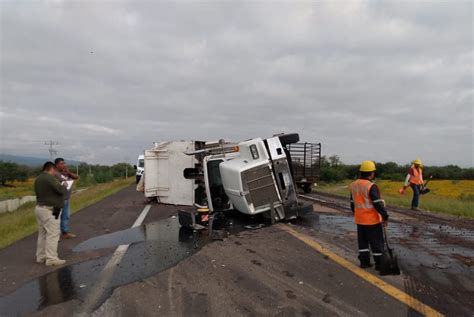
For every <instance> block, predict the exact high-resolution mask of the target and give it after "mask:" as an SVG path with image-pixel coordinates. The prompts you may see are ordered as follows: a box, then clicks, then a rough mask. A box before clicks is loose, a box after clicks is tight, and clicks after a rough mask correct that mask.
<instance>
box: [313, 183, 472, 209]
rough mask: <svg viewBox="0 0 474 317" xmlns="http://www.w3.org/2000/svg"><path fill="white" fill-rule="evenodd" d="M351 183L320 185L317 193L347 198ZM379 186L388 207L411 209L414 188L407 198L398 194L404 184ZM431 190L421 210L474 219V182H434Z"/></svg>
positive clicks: (425, 196) (422, 201)
mask: <svg viewBox="0 0 474 317" xmlns="http://www.w3.org/2000/svg"><path fill="white" fill-rule="evenodd" d="M350 182H351V181H349V180H347V181H344V182H341V183H336V184H320V185H319V186H318V187H317V188H316V191H321V192H326V193H331V194H335V195H339V196H345V197H348V196H349V189H348V185H349V184H350ZM376 183H377V185H378V186H379V188H380V191H381V193H382V198H383V199H385V201H386V202H387V204H389V205H393V206H400V207H408V208H409V207H410V206H411V198H412V196H413V195H412V191H411V189H410V188H408V189H407V191H406V193H405V195H400V194H399V193H398V189H399V188H400V187H401V186H402V185H403V183H402V182H395V181H387V180H376ZM428 187H430V189H431V192H430V193H428V194H426V195H423V196H421V198H420V208H421V209H423V210H428V211H432V212H436V213H444V214H450V215H454V216H461V217H466V218H474V199H473V197H474V194H473V191H474V181H446V180H440V181H431V182H430V185H429V186H428Z"/></svg>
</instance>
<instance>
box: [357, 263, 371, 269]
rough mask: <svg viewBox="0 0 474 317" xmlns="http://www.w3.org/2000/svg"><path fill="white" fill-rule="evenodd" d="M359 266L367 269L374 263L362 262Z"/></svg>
mask: <svg viewBox="0 0 474 317" xmlns="http://www.w3.org/2000/svg"><path fill="white" fill-rule="evenodd" d="M359 266H360V268H361V269H367V268H369V267H372V263H370V262H360V265H359Z"/></svg>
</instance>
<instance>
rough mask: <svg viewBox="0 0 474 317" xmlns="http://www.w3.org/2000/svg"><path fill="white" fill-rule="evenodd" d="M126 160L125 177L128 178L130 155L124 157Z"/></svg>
mask: <svg viewBox="0 0 474 317" xmlns="http://www.w3.org/2000/svg"><path fill="white" fill-rule="evenodd" d="M123 159H124V161H125V179H127V178H128V157H124V158H123Z"/></svg>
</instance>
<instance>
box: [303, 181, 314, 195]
mask: <svg viewBox="0 0 474 317" xmlns="http://www.w3.org/2000/svg"><path fill="white" fill-rule="evenodd" d="M312 185H313V184H311V183H305V184H303V185H302V186H301V187H303V191H304V192H305V193H306V194H309V193H311V191H312V188H311V187H312Z"/></svg>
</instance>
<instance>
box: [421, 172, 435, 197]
mask: <svg viewBox="0 0 474 317" xmlns="http://www.w3.org/2000/svg"><path fill="white" fill-rule="evenodd" d="M432 178H433V176H430V178H429V179H428V180H427V181H426V183H424V184H423V186H422V187H421V190H420V195H425V194H428V193H429V192H430V191H431V190H430V189H429V188H428V187H426V186H428V183H429V182H430V180H431V179H432Z"/></svg>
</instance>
